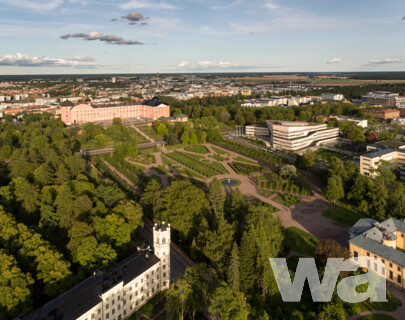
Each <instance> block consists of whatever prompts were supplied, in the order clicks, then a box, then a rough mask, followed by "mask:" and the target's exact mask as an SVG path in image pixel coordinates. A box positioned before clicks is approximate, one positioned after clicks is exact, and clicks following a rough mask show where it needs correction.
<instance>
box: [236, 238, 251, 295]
mask: <svg viewBox="0 0 405 320" xmlns="http://www.w3.org/2000/svg"><path fill="white" fill-rule="evenodd" d="M239 257H240V270H239V278H240V289H241V291H243V292H245V293H247V292H248V291H249V290H250V289H252V288H253V285H254V280H255V279H254V274H255V269H254V262H255V252H254V243H253V241H252V240H251V238H250V237H249V236H248V234H247V232H246V231H245V232H244V233H243V236H242V241H241V245H240V253H239Z"/></svg>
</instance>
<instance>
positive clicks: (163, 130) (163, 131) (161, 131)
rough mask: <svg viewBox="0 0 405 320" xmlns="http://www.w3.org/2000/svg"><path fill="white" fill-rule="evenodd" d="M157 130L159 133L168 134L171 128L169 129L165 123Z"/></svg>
mask: <svg viewBox="0 0 405 320" xmlns="http://www.w3.org/2000/svg"><path fill="white" fill-rule="evenodd" d="M156 132H157V133H159V134H163V135H165V134H168V133H169V130H168V129H167V127H166V125H165V124H164V123H161V124H159V126H158V127H157V129H156Z"/></svg>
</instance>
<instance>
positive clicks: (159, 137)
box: [138, 125, 163, 141]
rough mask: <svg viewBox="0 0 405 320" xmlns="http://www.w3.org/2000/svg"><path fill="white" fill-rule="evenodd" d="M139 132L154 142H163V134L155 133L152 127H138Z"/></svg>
mask: <svg viewBox="0 0 405 320" xmlns="http://www.w3.org/2000/svg"><path fill="white" fill-rule="evenodd" d="M138 129H139V130H141V131H142V132H143V133H145V134H146V135H147V136H148V137H150V138H152V139H153V140H155V141H163V134H159V133H157V132H156V131H155V130H154V129H153V128H152V127H150V126H146V125H145V126H139V127H138Z"/></svg>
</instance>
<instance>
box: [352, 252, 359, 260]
mask: <svg viewBox="0 0 405 320" xmlns="http://www.w3.org/2000/svg"><path fill="white" fill-rule="evenodd" d="M353 257H354V261H358V260H359V253H358V252H357V251H353Z"/></svg>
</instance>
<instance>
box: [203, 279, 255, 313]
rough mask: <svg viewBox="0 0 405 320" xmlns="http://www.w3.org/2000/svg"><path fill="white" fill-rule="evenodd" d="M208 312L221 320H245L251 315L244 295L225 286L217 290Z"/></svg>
mask: <svg viewBox="0 0 405 320" xmlns="http://www.w3.org/2000/svg"><path fill="white" fill-rule="evenodd" d="M208 311H209V312H210V313H212V314H214V316H216V317H217V319H221V320H245V319H247V316H248V314H249V312H248V311H247V309H246V302H245V299H244V295H243V293H241V292H234V291H232V289H231V288H229V287H228V286H225V285H220V286H219V287H218V288H217V289H215V291H214V293H213V295H212V297H211V301H210V305H209V307H208Z"/></svg>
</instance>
